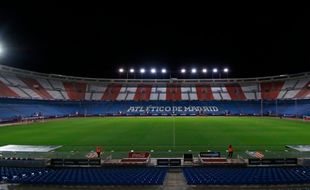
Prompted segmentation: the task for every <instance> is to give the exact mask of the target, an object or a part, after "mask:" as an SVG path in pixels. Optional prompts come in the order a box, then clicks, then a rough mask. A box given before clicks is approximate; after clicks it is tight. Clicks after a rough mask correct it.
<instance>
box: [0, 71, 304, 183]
mask: <svg viewBox="0 0 310 190" xmlns="http://www.w3.org/2000/svg"><path fill="white" fill-rule="evenodd" d="M0 75H1V76H0V84H1V90H0V93H1V94H0V95H1V97H2V98H1V101H0V112H1V128H0V139H1V140H0V143H1V144H0V145H1V147H0V152H1V155H0V156H1V160H0V163H1V165H2V167H1V175H2V180H3V181H4V182H9V183H31V184H71V185H72V184H79V185H80V184H88V185H92V184H94V185H98V184H99V185H161V184H163V183H164V180H165V176H166V175H167V172H168V171H169V169H170V168H174V169H176V168H178V169H179V170H180V171H181V172H183V174H184V177H185V179H186V182H187V184H195V185H200V184H203V185H220V184H233V185H238V184H239V185H240V184H241V185H242V184H265V183H272V184H287V183H288V184H291V183H292V184H299V183H302V184H303V183H308V182H310V172H309V171H310V170H309V169H308V167H307V166H308V165H309V160H308V158H307V157H309V156H310V154H309V150H310V138H309V136H310V130H309V128H310V122H309V119H310V117H309V115H310V99H309V98H310V88H309V87H310V86H309V85H310V74H309V73H300V74H296V75H289V76H272V77H262V78H243V79H114V80H109V79H97V78H79V77H72V76H60V75H57V76H56V75H49V74H44V73H37V72H31V71H26V70H21V69H17V68H12V67H8V66H1V70H0ZM230 144H231V145H233V148H234V153H233V155H232V157H231V158H229V157H228V152H227V147H228V145H230ZM98 149H100V155H99V156H98V153H97V152H98ZM11 166H13V168H11ZM20 166H21V167H22V168H19V167H20ZM29 166H31V168H27V169H25V168H23V167H29ZM228 166H230V167H228ZM67 167H68V168H71V169H65V168H67ZM72 167H74V168H75V169H72ZM76 167H82V168H83V169H82V168H81V169H77V168H76ZM84 167H87V168H88V169H84ZM214 167H215V168H214ZM60 168H62V169H60ZM99 168H103V169H99ZM105 168H108V169H105ZM128 168H129V169H128ZM67 170H69V171H67ZM70 170H72V171H70ZM83 170H85V171H86V172H89V175H90V176H88V174H87V175H86V174H85V176H84V174H79V173H80V172H82V171H83ZM117 170H120V171H121V172H120V171H117ZM123 170H124V171H123ZM127 170H128V171H127ZM235 170H236V171H235ZM278 170H279V171H278ZM40 172H41V174H38V173H40ZM66 172H69V173H68V174H66ZM70 172H71V173H72V174H71V173H70ZM110 172H111V173H115V175H116V177H115V179H113V178H105V177H104V175H108V174H109V173H110ZM118 172H120V173H118ZM123 172H125V173H126V172H128V175H129V176H123V177H122V176H118V175H123ZM234 172H240V176H239V177H236V178H233V179H231V178H230V177H225V175H228V176H229V175H234V174H233V173H234ZM248 172H250V173H249V174H248ZM260 172H262V173H260ZM30 173H31V175H30ZM42 173H43V174H42ZM101 173H102V174H101ZM106 173H108V174H106ZM144 173H147V176H144ZM213 173H216V174H217V175H219V176H214V177H213ZM295 174H296V175H295ZM58 175H66V176H67V177H64V178H58V177H56V178H55V176H58ZM79 175H81V176H79ZM96 175H99V176H101V175H103V176H101V177H98V178H97V177H95V176H96ZM111 175H112V174H111ZM113 175H114V174H113ZM135 175H141V181H140V180H136V179H135V178H131V177H130V176H135ZM209 175H211V176H212V177H211V176H209ZM222 175H224V177H223V176H222ZM244 175H249V176H248V177H245V176H244ZM252 175H253V176H258V177H257V178H254V177H253V176H252ZM260 175H261V176H260ZM91 176H93V178H92V177H91ZM208 176H209V177H208ZM139 179H140V178H139ZM114 180H115V181H114ZM288 180H289V181H288Z"/></svg>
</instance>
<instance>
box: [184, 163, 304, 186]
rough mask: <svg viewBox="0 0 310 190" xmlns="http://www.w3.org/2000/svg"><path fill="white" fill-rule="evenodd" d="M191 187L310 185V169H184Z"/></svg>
mask: <svg viewBox="0 0 310 190" xmlns="http://www.w3.org/2000/svg"><path fill="white" fill-rule="evenodd" d="M183 173H184V176H185V178H186V180H187V183H188V184H189V185H259V184H303V183H310V168H309V167H282V168H281V167H270V168H269V167H268V168H227V167H226V168H225V167H206V168H184V169H183Z"/></svg>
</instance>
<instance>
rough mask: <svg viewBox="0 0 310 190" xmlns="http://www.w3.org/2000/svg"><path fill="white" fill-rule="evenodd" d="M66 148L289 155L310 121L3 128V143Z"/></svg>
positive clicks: (144, 121)
mask: <svg viewBox="0 0 310 190" xmlns="http://www.w3.org/2000/svg"><path fill="white" fill-rule="evenodd" d="M7 144H16V145H61V146H62V148H60V149H59V150H57V151H63V152H65V151H68V152H70V151H81V152H83V151H85V152H87V151H91V150H94V149H95V147H96V146H102V147H103V148H104V150H105V152H111V151H112V152H118V151H119V152H121V151H123V152H128V151H130V150H135V151H151V150H152V152H174V151H179V152H188V151H207V150H212V151H221V152H225V150H226V148H227V146H228V145H229V144H232V145H233V147H234V148H235V150H236V151H239V152H242V151H246V150H255V151H256V150H258V151H266V150H267V151H268V150H270V151H284V150H285V145H310V122H305V121H301V120H286V119H279V118H264V117H263V118H259V117H144V118H141V117H140V118H138V117H137V118H135V117H131V118H121V117H115V118H112V117H111V118H103V117H98V118H96V117H94V118H71V119H60V120H50V121H45V122H37V123H31V124H24V125H17V126H5V127H0V145H7Z"/></svg>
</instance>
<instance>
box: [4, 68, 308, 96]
mask: <svg viewBox="0 0 310 190" xmlns="http://www.w3.org/2000/svg"><path fill="white" fill-rule="evenodd" d="M2 67H3V66H1V67H0V97H10V98H25V99H45V100H104V101H132V100H134V101H154V100H155V101H157V100H167V101H181V100H186V101H187V100H189V101H195V100H199V101H211V100H233V101H238V100H260V99H263V100H282V99H309V98H310V77H309V75H305V76H303V77H300V76H298V77H295V78H294V77H287V78H284V79H274V78H270V79H264V80H261V81H260V80H256V79H251V80H244V81H243V80H232V81H231V80H227V81H229V82H227V81H226V82H219V81H216V80H215V82H212V81H209V82H199V80H195V81H190V80H188V81H186V80H184V81H183V80H172V81H169V80H165V81H164V82H163V81H160V80H157V79H154V81H146V82H141V81H130V80H129V81H128V82H124V81H125V80H123V81H122V80H119V81H117V80H105V82H101V81H100V80H99V81H91V82H90V81H88V80H86V79H85V80H84V79H83V78H82V79H81V78H74V77H73V78H72V77H71V78H69V79H68V78H67V77H66V76H62V77H60V78H59V77H55V76H49V75H45V74H33V73H31V74H29V73H28V74H24V73H22V72H8V71H6V70H3V69H1V68H2ZM27 72H28V71H25V73H27Z"/></svg>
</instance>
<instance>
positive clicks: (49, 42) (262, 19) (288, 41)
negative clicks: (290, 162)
mask: <svg viewBox="0 0 310 190" xmlns="http://www.w3.org/2000/svg"><path fill="white" fill-rule="evenodd" d="M266 7H268V6H266ZM266 7H264V6H263V7H250V8H247V9H245V8H244V7H242V6H240V7H239V8H231V7H229V6H227V7H226V8H224V7H206V8H205V7H203V8H202V7H200V6H199V5H197V7H196V8H195V7H193V8H192V7H191V8H188V9H186V8H185V9H181V10H180V9H177V8H175V9H170V8H167V9H165V8H157V7H156V8H154V7H150V6H149V7H147V8H143V9H141V8H136V9H131V8H130V9H129V8H126V7H125V8H110V7H108V6H95V5H94V6H72V5H70V6H68V5H49V4H46V5H41V6H32V5H26V6H6V7H5V6H2V7H0V43H1V44H2V46H3V47H4V48H5V52H4V54H3V55H2V56H1V57H0V64H4V65H8V66H13V67H18V68H23V69H28V70H34V71H39V72H45V73H57V74H65V75H73V76H84V77H102V78H110V77H120V76H119V74H118V73H117V70H118V68H119V67H124V68H127V67H134V68H136V69H139V68H141V67H144V68H146V69H149V68H150V67H156V68H158V69H159V68H162V67H165V68H167V70H168V71H171V72H172V76H173V77H178V78H181V76H180V74H178V73H179V71H180V69H181V68H182V67H185V68H187V69H190V68H192V67H196V68H198V69H201V68H202V67H206V68H208V69H209V70H210V69H212V68H213V67H217V68H224V67H228V68H229V69H230V70H231V72H230V74H229V76H230V77H255V76H269V75H280V74H290V73H299V72H306V71H310V64H309V61H310V55H309V52H310V46H309V44H310V38H309V35H310V29H309V25H310V15H309V8H308V7H307V6H303V5H300V6H298V7H290V6H288V7H286V8H279V7H278V8H275V7H271V8H266ZM147 76H148V75H147V74H146V75H145V76H144V77H147ZM121 77H124V76H121ZM136 77H139V76H136ZM156 77H159V76H156ZM185 77H186V78H191V77H194V76H192V75H190V74H188V75H187V76H185ZM199 77H200V78H204V77H211V74H209V75H207V76H204V75H201V76H199Z"/></svg>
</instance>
